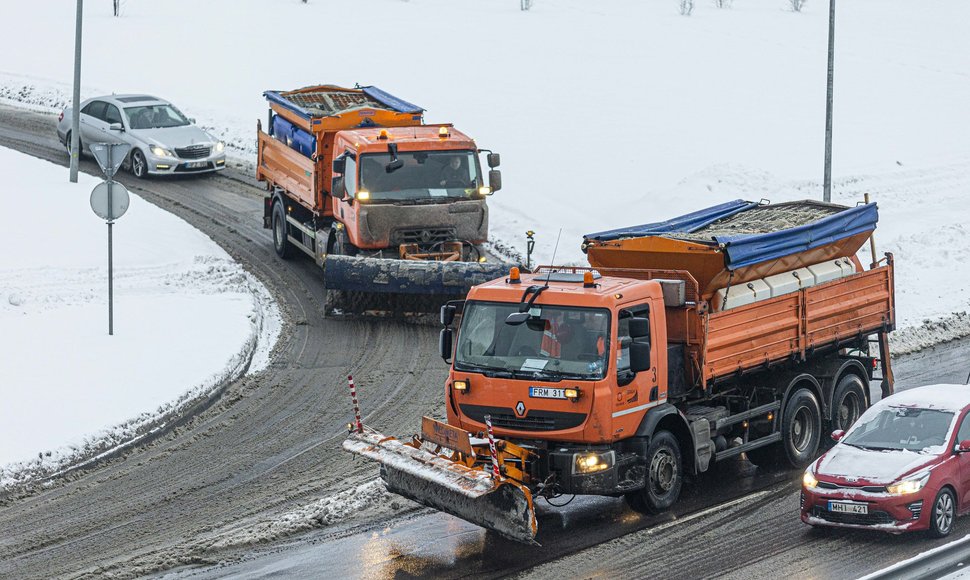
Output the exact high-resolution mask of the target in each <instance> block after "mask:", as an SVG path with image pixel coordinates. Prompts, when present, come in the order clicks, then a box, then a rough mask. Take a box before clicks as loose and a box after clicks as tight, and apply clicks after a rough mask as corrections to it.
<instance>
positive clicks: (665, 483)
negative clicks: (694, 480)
mask: <svg viewBox="0 0 970 580" xmlns="http://www.w3.org/2000/svg"><path fill="white" fill-rule="evenodd" d="M646 461H647V473H646V482H645V483H646V485H645V486H644V488H643V489H641V490H639V491H635V492H633V493H628V494H626V496H625V499H626V501H627V504H628V505H629V506H630V507H631V508H633V509H634V510H636V511H638V512H643V513H648V514H659V513H661V512H664V511H666V510H667V509H669V508H670V506H672V505H674V502H676V501H677V498H678V497H680V488H681V486H682V485H683V481H684V478H683V473H682V463H681V460H680V445H679V444H678V443H677V438H676V437H674V435H673V433H671V432H670V431H658V432H657V433H656V434H654V436H653V440H652V441H651V442H650V447H649V448H648V449H647V456H646Z"/></svg>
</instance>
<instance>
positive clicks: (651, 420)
mask: <svg viewBox="0 0 970 580" xmlns="http://www.w3.org/2000/svg"><path fill="white" fill-rule="evenodd" d="M659 430H666V431H670V432H671V433H673V435H674V437H676V438H677V442H678V443H679V444H680V452H681V458H682V459H683V461H684V464H685V465H684V473H685V474H686V473H690V474H696V473H698V464H699V463H700V462H699V461H698V450H697V440H696V439H695V434H694V432H693V431H692V430H691V426H690V424H689V423H688V421H687V417H685V416H684V414H683V413H681V412H680V409H678V408H677V407H675V406H673V405H671V404H670V403H663V404H661V405H658V406H656V407H654V408H652V409H649V410H647V412H646V413H644V415H643V419H642V420H641V421H640V426H639V427H638V428H637V432H636V437H640V438H642V439H643V440H645V441H646V442H647V443H648V444H649V441H650V439H651V438H652V437H653V434H654V433H656V432H657V431H659ZM707 441H708V442H709V441H710V429H708V430H707ZM701 443H702V445H701V446H702V447H703V449H701V456H702V457H703V455H704V454H705V453H707V454H709V453H710V449H711V448H710V447H709V446H708V445H707V444H706V443H705V442H703V441H701ZM707 459H708V461H709V460H710V457H709V456H708V457H707ZM706 464H707V461H705V462H704V467H705V468H706Z"/></svg>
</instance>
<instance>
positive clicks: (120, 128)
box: [108, 123, 125, 133]
mask: <svg viewBox="0 0 970 580" xmlns="http://www.w3.org/2000/svg"><path fill="white" fill-rule="evenodd" d="M108 130H109V131H120V132H121V133H124V132H125V126H124V125H122V124H121V123H111V124H110V125H108Z"/></svg>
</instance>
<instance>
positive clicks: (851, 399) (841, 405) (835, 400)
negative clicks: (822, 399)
mask: <svg viewBox="0 0 970 580" xmlns="http://www.w3.org/2000/svg"><path fill="white" fill-rule="evenodd" d="M865 410H866V394H865V384H864V383H863V382H862V379H860V378H859V375H854V374H851V373H849V374H845V375H843V376H842V378H841V379H839V384H838V385H837V386H836V387H835V395H833V397H832V431H835V430H837V429H841V430H843V431H846V430H848V429H849V427H851V426H852V424H853V423H855V422H856V420H858V419H859V416H860V415H862V412H863V411H865Z"/></svg>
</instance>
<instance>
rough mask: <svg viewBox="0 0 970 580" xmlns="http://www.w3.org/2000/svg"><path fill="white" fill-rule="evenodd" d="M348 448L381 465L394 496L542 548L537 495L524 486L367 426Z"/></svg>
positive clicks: (347, 442) (349, 439)
mask: <svg viewBox="0 0 970 580" xmlns="http://www.w3.org/2000/svg"><path fill="white" fill-rule="evenodd" d="M343 447H344V449H345V450H347V451H349V452H351V453H356V454H357V455H362V456H364V457H367V458H368V459H373V460H374V461H377V462H378V463H380V464H381V467H382V469H381V476H382V477H383V478H384V483H385V484H386V485H387V489H388V490H389V491H392V492H394V493H396V494H398V495H402V496H404V497H406V498H408V499H411V500H414V501H416V502H418V503H420V504H422V505H426V506H428V507H431V508H434V509H437V510H440V511H443V512H446V513H449V514H451V515H453V516H457V517H459V518H461V519H463V520H465V521H467V522H471V523H473V524H475V525H478V526H481V527H483V528H486V529H489V530H493V531H495V532H497V533H499V534H501V535H502V536H505V537H506V538H509V539H511V540H516V541H518V542H524V543H527V544H536V545H537V542H536V541H535V536H536V516H535V508H534V507H533V505H532V493H531V492H529V489H528V488H527V487H525V486H524V485H522V484H520V483H518V482H516V481H513V480H511V479H504V478H494V477H493V476H492V474H491V473H490V472H486V471H483V470H481V469H477V468H472V467H467V466H466V465H464V464H462V463H458V462H455V461H452V460H451V459H450V458H448V457H445V456H442V455H438V454H436V453H432V452H430V451H428V450H426V449H421V448H418V447H413V446H411V445H407V444H404V443H401V442H400V441H398V440H397V439H395V438H393V437H387V436H385V435H383V434H381V433H379V432H377V431H375V430H373V429H370V428H369V427H366V426H365V427H364V432H363V433H357V432H352V433H351V434H350V435H349V436H348V437H347V439H346V440H345V441H344V443H343Z"/></svg>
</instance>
